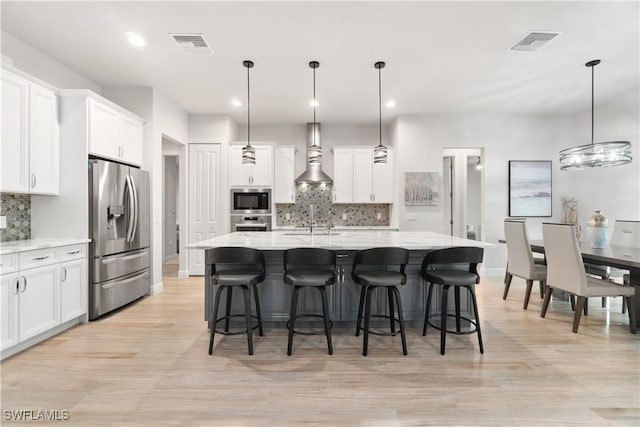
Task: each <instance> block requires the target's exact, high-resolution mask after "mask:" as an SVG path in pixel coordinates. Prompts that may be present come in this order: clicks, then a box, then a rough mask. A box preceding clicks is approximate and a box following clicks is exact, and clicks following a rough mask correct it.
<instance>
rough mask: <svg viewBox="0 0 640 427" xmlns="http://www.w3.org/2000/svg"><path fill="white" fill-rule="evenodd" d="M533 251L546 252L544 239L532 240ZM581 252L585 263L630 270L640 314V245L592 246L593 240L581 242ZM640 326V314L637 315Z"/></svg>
mask: <svg viewBox="0 0 640 427" xmlns="http://www.w3.org/2000/svg"><path fill="white" fill-rule="evenodd" d="M529 244H530V245H531V250H532V251H533V252H538V253H542V254H543V253H544V242H543V241H542V240H530V241H529ZM579 244H580V253H581V254H582V260H583V261H584V262H585V263H589V264H597V265H604V266H609V267H615V268H619V269H621V270H628V271H629V279H630V280H629V282H630V285H631V286H633V287H634V288H635V289H636V298H635V302H636V313H638V314H640V247H627V246H612V245H608V246H606V247H604V248H602V249H596V248H593V247H592V246H591V242H580V243H579ZM636 319H637V320H636V324H637V325H638V326H640V316H636Z"/></svg>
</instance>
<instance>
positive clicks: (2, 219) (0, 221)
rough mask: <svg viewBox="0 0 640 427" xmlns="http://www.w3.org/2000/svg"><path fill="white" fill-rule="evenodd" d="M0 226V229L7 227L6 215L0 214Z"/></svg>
mask: <svg viewBox="0 0 640 427" xmlns="http://www.w3.org/2000/svg"><path fill="white" fill-rule="evenodd" d="M0 228H2V229H4V228H7V217H6V216H0Z"/></svg>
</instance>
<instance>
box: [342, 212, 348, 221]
mask: <svg viewBox="0 0 640 427" xmlns="http://www.w3.org/2000/svg"><path fill="white" fill-rule="evenodd" d="M342 219H343V220H345V221H346V220H347V213H346V212H345V213H343V214H342Z"/></svg>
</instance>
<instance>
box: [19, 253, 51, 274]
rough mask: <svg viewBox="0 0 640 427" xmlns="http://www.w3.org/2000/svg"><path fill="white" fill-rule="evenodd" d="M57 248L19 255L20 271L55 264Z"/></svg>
mask: <svg viewBox="0 0 640 427" xmlns="http://www.w3.org/2000/svg"><path fill="white" fill-rule="evenodd" d="M58 254H59V248H46V249H38V250H36V251H27V252H22V253H20V270H25V269H27V268H34V267H40V266H42V265H49V264H55V263H57V262H58V261H59V255H58Z"/></svg>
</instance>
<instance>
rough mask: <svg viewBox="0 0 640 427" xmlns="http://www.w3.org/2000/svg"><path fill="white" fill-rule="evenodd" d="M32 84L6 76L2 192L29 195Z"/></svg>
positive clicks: (0, 161) (0, 163)
mask: <svg viewBox="0 0 640 427" xmlns="http://www.w3.org/2000/svg"><path fill="white" fill-rule="evenodd" d="M28 103H29V82H28V81H26V80H24V79H21V78H20V77H16V76H14V75H12V74H9V73H7V72H5V71H3V72H2V119H1V120H2V125H1V126H0V128H2V144H0V166H1V168H0V174H1V175H0V190H1V191H3V192H4V191H6V192H10V193H25V192H27V191H29V108H28Z"/></svg>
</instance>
